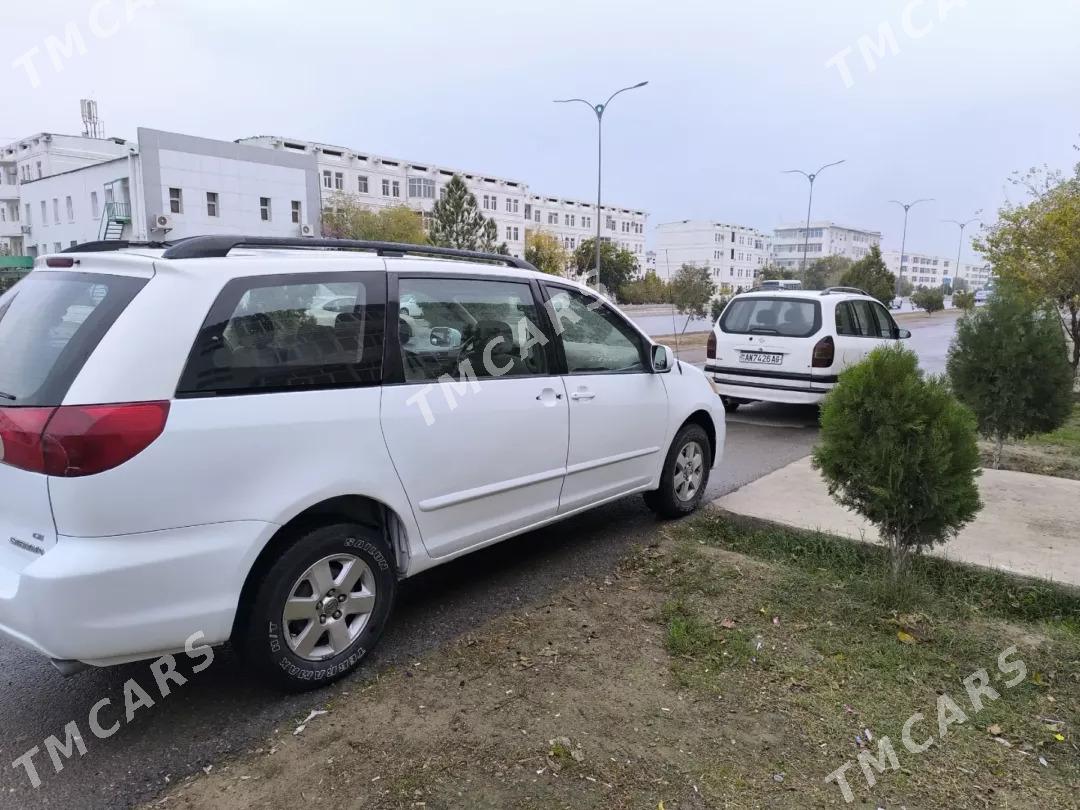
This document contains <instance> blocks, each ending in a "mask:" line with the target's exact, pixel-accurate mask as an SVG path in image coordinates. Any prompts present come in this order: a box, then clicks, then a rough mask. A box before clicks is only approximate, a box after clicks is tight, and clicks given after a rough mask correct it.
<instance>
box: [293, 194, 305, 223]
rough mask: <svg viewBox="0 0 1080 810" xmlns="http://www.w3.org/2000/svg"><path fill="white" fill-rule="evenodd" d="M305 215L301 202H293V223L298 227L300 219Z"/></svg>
mask: <svg viewBox="0 0 1080 810" xmlns="http://www.w3.org/2000/svg"><path fill="white" fill-rule="evenodd" d="M302 214H303V207H302V206H301V204H300V200H293V201H292V221H293V222H294V223H296V224H297V225H299V224H300V218H301V215H302Z"/></svg>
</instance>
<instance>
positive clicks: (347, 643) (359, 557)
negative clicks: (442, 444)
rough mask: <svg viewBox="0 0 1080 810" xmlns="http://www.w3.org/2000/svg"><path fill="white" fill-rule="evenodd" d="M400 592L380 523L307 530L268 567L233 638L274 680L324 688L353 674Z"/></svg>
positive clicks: (292, 687) (282, 685)
mask: <svg viewBox="0 0 1080 810" xmlns="http://www.w3.org/2000/svg"><path fill="white" fill-rule="evenodd" d="M339 588H340V591H339V590H338V589H339ZM396 596H397V572H396V571H395V569H394V565H393V555H392V553H391V551H390V548H389V545H388V544H387V542H386V541H385V540H384V539H383V537H382V536H381V534H380V532H379V531H378V530H377V529H375V528H372V527H369V526H364V525H361V524H358V523H336V524H332V525H326V526H321V527H317V528H312V529H307V530H304V531H301V532H299V533H297V535H296V536H295V537H294V538H293V542H292V543H291V544H290V545H289V546H288V547H287V548H286V549H285V550H284V551H283V552H282V553H281V555H280V556H279V557H278V558H277V559H276V560H274V561H273V562H272V563H271V564H270V565H269V566H268V567H267V568H266V569H265V570H264V571H263V574H262V577H261V581H260V582H259V583H258V584H257V587H256V588H255V590H254V597H253V599H252V601H251V604H250V606H249V609H248V610H247V611H246V612H245V615H244V618H243V621H242V622H240V624H239V627H238V628H237V633H236V634H235V636H234V639H233V640H234V645H235V646H236V648H237V650H238V652H239V653H240V656H241V657H242V658H243V660H244V662H245V663H246V664H247V665H248V666H249V667H250V668H251V669H253V670H254V671H255V672H256V673H257V674H258V675H259V676H260V677H262V678H263V680H265V681H268V682H269V683H270V684H271V685H273V686H275V687H277V688H279V689H283V690H285V691H289V692H304V691H307V690H310V689H317V688H319V687H322V686H326V685H327V684H330V683H333V682H334V681H336V680H338V679H339V678H342V677H344V676H345V675H347V674H348V673H349V672H351V671H352V670H353V669H355V668H356V667H357V666H358V665H359V664H360V662H361V661H362V660H363V659H364V658H365V657H366V656H367V654H368V653H369V652H370V651H371V650H372V648H374V646H375V645H376V643H377V642H378V640H379V638H380V637H381V636H382V633H383V630H384V629H385V627H386V624H387V622H388V620H389V618H390V614H391V612H392V610H393V607H394V600H395V598H396ZM350 608H351V609H355V610H356V611H357V612H356V613H351V612H350ZM287 611H288V615H289V616H290V617H291V618H290V619H289V620H286V612H287Z"/></svg>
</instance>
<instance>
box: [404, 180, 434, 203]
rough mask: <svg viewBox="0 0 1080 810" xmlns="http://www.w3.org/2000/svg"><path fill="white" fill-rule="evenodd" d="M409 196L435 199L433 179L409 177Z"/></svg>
mask: <svg viewBox="0 0 1080 810" xmlns="http://www.w3.org/2000/svg"><path fill="white" fill-rule="evenodd" d="M409 196H410V197H420V198H421V199H425V200H434V199H435V181H434V180H432V179H431V178H430V177H410V178H409Z"/></svg>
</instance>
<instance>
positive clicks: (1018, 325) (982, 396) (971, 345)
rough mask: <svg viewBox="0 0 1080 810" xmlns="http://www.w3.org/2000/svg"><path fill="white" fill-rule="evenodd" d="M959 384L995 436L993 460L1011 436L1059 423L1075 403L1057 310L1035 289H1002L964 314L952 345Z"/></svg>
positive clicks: (953, 375) (985, 431)
mask: <svg viewBox="0 0 1080 810" xmlns="http://www.w3.org/2000/svg"><path fill="white" fill-rule="evenodd" d="M947 368H948V373H949V379H950V380H951V381H952V386H953V390H954V391H955V392H956V395H957V396H958V397H959V398H960V401H961V402H963V403H964V404H966V405H967V406H968V407H969V408H971V410H972V411H974V412H975V416H976V418H977V419H978V427H979V433H981V434H982V435H983V436H984V437H985V438H987V439H989V440H991V441H993V442H994V461H993V463H994V467H995V468H997V467H998V466H999V465H1000V464H1001V448H1002V446H1003V445H1004V443H1005V441H1006V440H1007V439H1022V438H1024V437H1026V436H1030V435H1031V434H1033V433H1045V432H1047V431H1051V430H1054V429H1056V428H1058V427H1060V426H1061V425H1062V424H1063V423H1064V422H1065V420H1066V419H1067V418H1068V416H1069V413H1070V412H1071V410H1072V388H1073V370H1072V366H1071V365H1070V363H1069V358H1068V353H1067V352H1066V349H1065V335H1064V333H1063V332H1062V330H1061V324H1060V321H1059V320H1058V314H1057V312H1055V311H1054V308H1053V306H1052V305H1050V304H1048V303H1045V302H1044V303H1041V304H1040V303H1036V302H1035V301H1033V300H1032V299H1031V298H1030V295H1029V294H1026V293H1024V292H1021V291H1018V290H1004V291H1002V292H1001V293H1000V294H998V295H995V296H993V297H992V298H991V299H990V301H989V302H988V303H987V305H986V306H985V307H983V308H981V309H980V310H979V311H978V312H975V313H973V314H972V315H970V316H968V317H966V318H964V319H962V320H961V321H960V323H959V324H958V325H957V328H956V337H955V338H954V340H953V343H952V346H950V347H949V359H948V365H947Z"/></svg>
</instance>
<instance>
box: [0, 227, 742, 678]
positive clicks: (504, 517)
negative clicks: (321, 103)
mask: <svg viewBox="0 0 1080 810" xmlns="http://www.w3.org/2000/svg"><path fill="white" fill-rule="evenodd" d="M724 435H725V428H724V410H723V407H722V405H721V403H720V400H719V398H718V397H717V396H716V394H715V393H714V392H713V390H712V388H711V387H710V384H709V382H708V380H707V378H706V377H705V376H704V375H703V374H702V373H701V372H700V371H698V370H697V369H695V368H693V367H691V366H688V365H686V364H684V363H681V362H678V361H676V360H675V358H674V357H673V356H672V353H671V350H670V349H668V348H666V347H664V346H658V345H655V344H654V343H653V342H652V341H651V340H650V339H649V338H648V337H647V336H646V335H645V334H644V333H642V332H641V331H640V330H639V329H638V328H637V327H636V326H635V325H634V324H633V323H632V322H631V321H629V320H628V319H626V318H625V317H624V316H623V315H622V314H621V313H619V312H618V310H616V309H615V308H614V307H612V306H611V305H610V304H609V303H608V302H607V301H605V300H603V299H600V298H598V297H596V296H595V295H594V294H593V293H592V292H591V291H590V290H588V289H587V288H584V287H581V286H579V285H576V284H573V283H571V282H568V281H564V280H563V279H560V278H556V277H552V276H548V275H544V274H542V273H539V272H537V271H536V270H535V268H533V267H532V266H531V265H529V264H528V263H526V262H523V261H521V260H520V259H514V258H511V257H508V256H494V255H487V254H476V253H469V252H465V251H453V250H445V249H439V248H418V247H411V246H405V245H393V244H383V243H370V242H348V241H341V240H319V239H265V238H243V237H229V236H214V237H193V238H189V239H185V240H180V241H177V242H175V243H173V244H171V245H157V246H154V245H142V246H139V245H126V244H120V245H118V244H117V243H115V242H114V243H92V244H90V245H84V246H81V247H79V248H76V249H72V251H69V252H65V253H61V254H55V255H50V256H48V257H43V258H40V259H38V260H37V262H36V267H35V270H34V271H33V272H32V273H31V274H30V275H29V276H28V277H27V278H25V279H24V280H23V281H21V282H20V283H18V284H17V285H16V286H15V287H13V288H12V289H11V290H10V291H9V292H8V293H6V294H5V295H4V296H3V297H0V540H2V542H0V635H4V636H7V637H8V638H10V639H13V640H15V641H17V642H19V643H21V644H24V645H27V646H29V647H31V648H33V649H36V650H38V651H40V652H41V653H42V654H44V655H45V656H48V657H49V658H50V659H53V661H54V663H56V664H57V666H58V667H59V668H60V669H61V670H62V671H65V672H70V671H74V670H76V669H78V668H80V667H81V666H83V665H86V664H89V665H94V666H107V665H112V664H117V663H122V662H127V661H134V660H139V659H144V658H151V657H155V656H158V655H161V654H164V653H170V652H174V651H180V650H183V649H184V646H185V640H186V639H188V638H189V637H191V636H192V635H193V634H195V633H198V632H201V633H203V634H204V636H205V638H206V641H208V642H210V643H212V644H219V643H223V642H226V641H228V640H230V639H231V640H232V642H233V644H234V645H235V647H236V648H237V650H238V651H239V653H240V654H241V655H242V656H243V658H244V659H245V660H246V661H247V662H248V664H249V665H250V666H252V667H253V668H254V669H256V670H258V671H260V672H261V673H262V674H264V675H265V676H267V677H268V678H270V679H271V680H272V681H274V682H275V683H277V684H279V685H281V686H283V687H285V688H290V689H304V688H310V687H312V686H316V685H319V684H325V683H328V682H330V681H332V680H334V679H335V678H338V677H340V676H342V675H344V674H345V673H346V672H348V671H349V670H351V669H352V668H353V667H355V666H356V665H357V664H358V663H359V662H360V661H361V659H363V657H364V656H365V654H366V653H367V652H368V651H369V650H370V649H371V648H372V647H373V645H374V644H375V643H376V641H377V640H378V638H379V636H380V635H381V633H382V631H383V628H384V627H385V625H386V623H387V620H388V618H389V616H390V613H391V609H392V608H393V605H394V598H395V592H396V589H397V584H398V581H399V580H400V579H403V578H405V577H409V576H412V575H414V574H417V573H418V572H420V571H423V570H424V569H427V568H430V567H432V566H435V565H438V564H440V563H444V562H446V561H448V560H452V559H454V558H455V557H459V556H461V555H463V554H467V553H468V552H470V551H474V550H476V549H478V548H481V547H483V546H486V545H489V544H492V543H495V542H498V541H500V540H503V539H506V538H508V537H511V536H513V535H517V534H521V533H522V532H526V531H529V530H531V529H535V528H537V527H540V526H543V525H545V524H549V523H552V522H554V521H558V520H562V519H563V518H567V517H570V516H571V515H574V514H577V513H579V512H581V511H583V510H586V509H590V508H592V507H595V506H598V505H600V504H604V503H607V502H609V501H611V500H613V499H616V498H621V497H623V496H626V495H630V494H633V493H643V494H644V496H645V498H646V500H647V502H648V504H649V505H650V506H651V507H652V508H653V509H654V510H656V511H657V512H659V513H660V514H661V515H664V516H667V517H678V516H681V515H685V514H688V513H689V512H691V511H693V510H694V509H695V508H696V507H697V506H698V504H699V503H700V501H701V499H702V496H703V494H704V492H705V488H706V486H707V484H708V479H709V471H710V469H711V468H713V467H714V465H716V464H717V463H718V462H719V460H720V457H721V453H722V450H723V445H724Z"/></svg>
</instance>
